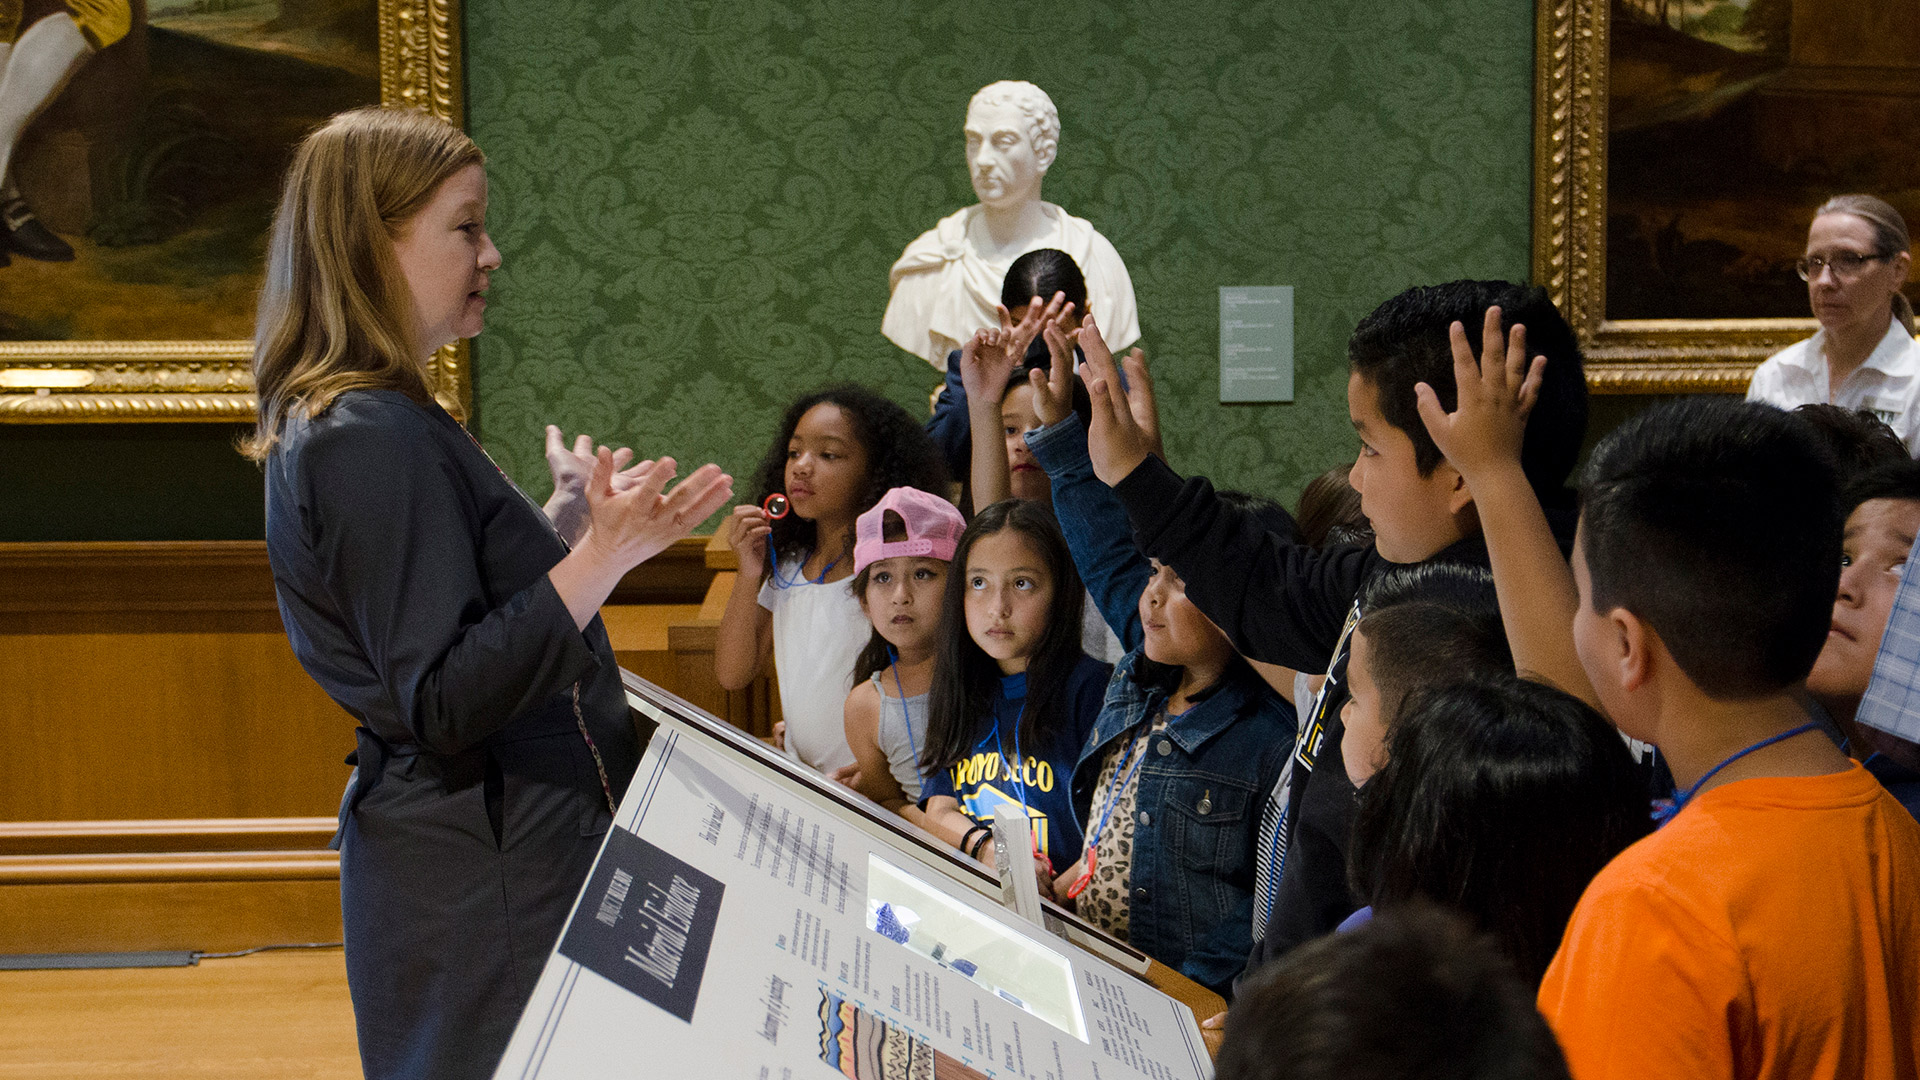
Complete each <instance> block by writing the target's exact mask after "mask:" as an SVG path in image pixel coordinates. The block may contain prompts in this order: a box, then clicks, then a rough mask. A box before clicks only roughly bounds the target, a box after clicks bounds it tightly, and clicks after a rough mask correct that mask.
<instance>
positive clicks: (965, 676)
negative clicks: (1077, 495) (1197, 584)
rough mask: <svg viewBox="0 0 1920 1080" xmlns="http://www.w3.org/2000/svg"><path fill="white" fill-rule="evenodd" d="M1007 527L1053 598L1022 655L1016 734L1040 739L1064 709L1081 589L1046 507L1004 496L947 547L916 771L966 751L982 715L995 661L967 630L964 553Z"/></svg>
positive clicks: (1032, 741)
mask: <svg viewBox="0 0 1920 1080" xmlns="http://www.w3.org/2000/svg"><path fill="white" fill-rule="evenodd" d="M1007 529H1011V530H1013V531H1015V532H1017V533H1020V534H1021V535H1023V536H1025V537H1026V538H1027V539H1028V540H1030V541H1032V543H1033V546H1034V547H1035V548H1037V549H1038V550H1039V552H1040V555H1041V558H1042V560H1043V561H1044V562H1045V563H1046V567H1047V571H1048V573H1050V574H1052V576H1053V606H1052V608H1051V609H1050V610H1049V611H1048V612H1047V632H1046V633H1045V634H1044V635H1043V636H1042V637H1041V638H1040V644H1039V646H1038V647H1037V648H1035V649H1034V652H1033V655H1032V656H1030V657H1028V659H1027V699H1026V706H1025V709H1024V711H1022V712H1021V714H1020V727H1019V735H1018V737H1019V739H1020V741H1021V742H1023V743H1025V744H1026V745H1028V746H1033V747H1039V746H1041V745H1043V744H1044V743H1045V741H1046V732H1044V731H1043V730H1041V725H1042V724H1043V723H1044V722H1047V721H1050V720H1052V719H1053V718H1055V717H1057V716H1059V715H1060V713H1061V711H1062V710H1063V709H1064V707H1065V705H1064V701H1063V695H1064V693H1065V692H1066V685H1067V676H1068V675H1069V674H1070V673H1072V671H1073V668H1074V665H1075V664H1077V663H1079V662H1080V656H1081V652H1080V619H1081V615H1082V614H1083V611H1084V608H1085V604H1086V589H1085V588H1084V587H1083V586H1082V585H1081V584H1080V575H1079V574H1078V573H1076V572H1075V571H1074V568H1073V557H1072V555H1070V554H1069V553H1068V551H1067V541H1066V539H1065V538H1064V537H1062V536H1061V535H1060V526H1059V525H1057V524H1055V523H1054V520H1053V513H1052V511H1051V508H1049V507H1046V506H1043V505H1041V504H1039V503H1037V502H1032V501H1029V500H1026V499H1005V500H1002V501H1000V502H997V503H994V504H993V505H992V506H989V507H987V508H986V509H985V510H982V511H980V512H979V513H978V514H975V515H974V518H973V520H972V521H970V522H968V523H967V531H966V532H963V533H961V534H960V543H959V546H958V547H956V548H955V549H954V553H953V568H952V570H950V571H949V572H948V574H947V591H946V593H945V596H944V598H943V601H942V606H941V608H940V645H939V652H938V653H936V654H935V660H934V665H933V691H932V695H931V697H930V698H929V699H928V702H927V745H926V748H925V750H924V751H922V753H921V755H920V772H921V773H922V774H923V775H931V774H932V773H933V772H934V771H935V770H936V769H944V768H946V767H947V766H949V765H952V764H953V763H954V762H956V761H959V760H961V759H962V758H964V757H966V756H967V755H968V754H969V753H971V752H972V750H973V747H974V743H975V742H976V741H977V740H978V738H979V734H978V730H977V729H978V727H979V724H980V721H981V719H982V718H983V717H985V716H987V715H989V713H990V711H991V709H992V705H993V695H994V690H995V688H996V687H997V686H998V684H999V680H1000V668H999V665H997V664H995V663H994V662H993V658H992V657H990V656H988V655H987V654H986V652H984V651H983V650H982V649H981V648H980V646H979V645H978V644H976V643H975V642H974V640H973V635H972V634H970V633H968V632H967V611H966V592H967V556H968V554H969V553H970V552H972V551H973V545H974V544H975V543H977V542H979V541H980V540H981V539H983V538H985V537H988V536H992V535H994V534H995V533H998V532H1001V531H1003V530H1007Z"/></svg>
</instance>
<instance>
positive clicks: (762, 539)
mask: <svg viewBox="0 0 1920 1080" xmlns="http://www.w3.org/2000/svg"><path fill="white" fill-rule="evenodd" d="M726 530H727V546H728V547H730V548H732V549H733V554H734V556H735V558H737V559H738V560H739V562H740V575H741V579H742V580H743V581H751V582H758V581H759V580H760V579H761V578H764V577H766V575H767V538H768V537H770V536H772V535H773V522H772V521H771V520H770V519H769V518H768V517H767V512H766V511H765V510H763V509H761V508H760V507H758V506H748V505H746V504H744V503H743V504H741V505H739V506H736V507H734V508H733V513H732V515H730V516H729V517H728V518H727V524H726Z"/></svg>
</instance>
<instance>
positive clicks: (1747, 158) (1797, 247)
mask: <svg viewBox="0 0 1920 1080" xmlns="http://www.w3.org/2000/svg"><path fill="white" fill-rule="evenodd" d="M1609 14H1610V16H1611V17H1610V20H1609V21H1610V24H1611V25H1610V41H1611V46H1610V56H1609V64H1608V70H1607V86H1608V91H1609V94H1608V96H1609V108H1608V116H1607V128H1606V132H1607V158H1606V163H1607V170H1606V204H1605V205H1606V245H1605V251H1606V265H1605V303H1604V317H1605V318H1606V319H1607V320H1610V321H1611V320H1639V319H1689V320H1691V319H1779V318H1797V319H1805V318H1807V317H1808V316H1809V312H1808V310H1807V291H1806V285H1805V284H1804V283H1803V282H1801V281H1800V279H1799V278H1798V277H1797V276H1796V275H1795V273H1794V270H1793V262H1794V260H1795V259H1796V258H1798V257H1799V256H1800V254H1801V253H1802V251H1803V249H1804V246H1805V243H1806V229H1807V225H1808V222H1809V221H1810V220H1811V217H1812V211H1813V209H1814V208H1815V207H1816V206H1818V205H1819V204H1820V203H1821V202H1822V201H1824V200H1825V199H1826V198H1828V197H1829V196H1831V195H1835V194H1840V193H1843V192H1853V191H1860V192H1868V193H1871V194H1876V195H1879V196H1881V197H1882V198H1884V199H1887V200H1888V201H1889V202H1891V203H1893V204H1894V205H1895V206H1896V207H1898V208H1899V209H1900V211H1901V213H1902V214H1904V215H1905V216H1906V218H1907V220H1908V222H1909V223H1910V224H1911V225H1915V226H1920V0H1846V2H1844V3H1841V2H1832V0H1828V2H1816V0H1612V3H1611V11H1610V12H1609ZM1909 295H1911V296H1912V297H1913V298H1914V299H1915V300H1916V302H1920V285H1910V286H1909Z"/></svg>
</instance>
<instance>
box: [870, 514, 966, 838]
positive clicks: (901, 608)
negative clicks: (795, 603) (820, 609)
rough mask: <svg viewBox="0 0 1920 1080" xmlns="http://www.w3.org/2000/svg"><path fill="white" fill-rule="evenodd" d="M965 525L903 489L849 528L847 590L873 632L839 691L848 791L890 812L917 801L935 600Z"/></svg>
mask: <svg viewBox="0 0 1920 1080" xmlns="http://www.w3.org/2000/svg"><path fill="white" fill-rule="evenodd" d="M966 527H967V523H966V521H965V519H963V518H962V517H961V516H960V511H959V510H957V509H955V508H954V505H953V504H952V503H950V502H948V501H947V500H945V499H943V498H941V497H939V496H938V495H931V494H928V493H927V492H924V491H921V490H919V489H918V488H910V487H897V488H894V489H892V490H891V491H888V492H887V493H886V494H885V495H884V496H882V497H881V499H880V501H879V502H878V503H875V504H874V506H873V508H872V509H871V510H868V511H867V512H866V513H864V514H861V515H860V516H859V518H858V519H856V521H855V522H854V544H853V567H854V577H853V594H854V596H856V597H858V598H859V600H860V610H862V611H864V612H865V613H866V615H867V619H868V621H869V622H871V623H872V624H873V636H872V638H871V639H869V640H868V642H867V646H866V648H865V649H864V650H862V651H861V653H860V658H859V660H858V661H857V662H856V663H855V665H854V676H853V684H854V685H853V690H852V692H851V693H849V694H848V695H847V709H846V728H847V745H848V746H849V747H850V748H851V749H852V750H853V757H854V761H855V762H856V763H857V764H858V765H859V773H858V775H857V776H856V777H855V778H854V780H853V787H854V789H855V790H856V791H858V792H860V793H861V794H862V795H865V796H867V797H868V798H870V799H872V800H873V801H874V802H877V803H879V804H880V805H882V806H885V807H886V808H887V809H889V810H893V811H896V812H898V811H899V810H900V809H901V808H902V807H904V806H906V805H907V804H908V803H909V802H913V801H915V800H918V799H919V798H920V765H919V761H920V753H921V751H922V750H923V749H924V748H925V746H926V737H927V691H928V689H929V688H930V687H931V686H932V684H933V658H934V653H935V652H937V651H938V648H937V647H938V645H939V634H940V608H941V599H942V594H943V593H944V592H945V591H946V587H947V585H946V579H947V573H948V570H949V565H948V564H949V563H950V562H951V561H952V559H953V552H954V548H955V546H956V545H957V544H958V543H959V541H960V534H961V533H962V532H964V531H966Z"/></svg>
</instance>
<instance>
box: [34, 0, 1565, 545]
mask: <svg viewBox="0 0 1920 1080" xmlns="http://www.w3.org/2000/svg"><path fill="white" fill-rule="evenodd" d="M1532 26H1533V6H1532V3H1531V2H1530V0H1342V2H1337V3H1327V2H1324V0H1268V2H1264V3H1246V2H1234V0H1158V2H1154V3H1146V2H1136V3H1132V4H1125V5H1121V4H1114V5H1103V4H1092V3H1087V2H1085V0H1055V2H1053V3H1048V4H1043V5H1038V6H1035V7H1032V8H1027V7H1022V6H1016V5H1009V4H986V3H979V2H976V0H965V2H959V0H950V2H944V3H942V2H936V0H904V2H902V0H894V2H891V3H877V2H874V0H832V2H828V0H726V2H665V0H648V2H644V3H643V2H629V0H540V2H531V0H467V2H466V28H467V39H466V45H467V56H466V61H467V63H466V71H467V79H468V82H467V87H468V110H467V112H468V118H469V124H470V126H471V128H472V130H473V132H474V134H475V135H476V136H477V137H478V138H479V140H480V142H481V145H482V146H484V147H485V148H486V149H487V151H488V152H489V153H490V154H491V155H492V163H491V166H490V171H491V174H492V177H493V184H494V188H493V215H492V219H491V223H492V225H493V228H494V236H495V238H496V240H497V241H498V242H499V245H500V247H501V249H502V250H503V251H504V252H505V256H506V267H505V270H504V271H503V272H502V273H501V275H500V276H499V278H498V287H497V289H496V291H495V293H494V297H493V299H494V301H495V303H494V304H493V306H492V308H491V309H490V311H489V313H488V323H489V329H488V330H487V332H486V333H485V334H484V335H483V336H482V337H481V338H480V340H479V341H478V343H477V345H476V354H477V355H476V359H477V363H476V391H477V404H478V416H477V425H476V426H477V429H478V431H479V433H480V435H481V437H482V439H483V440H484V441H485V443H486V445H487V447H488V449H489V450H491V451H492V452H493V453H494V455H495V456H496V457H497V458H498V459H499V460H500V461H501V462H502V463H503V464H504V465H505V466H506V467H507V468H508V469H509V470H510V471H511V472H512V473H513V475H514V476H515V477H516V478H517V479H519V480H520V481H521V482H522V483H523V484H524V485H526V486H527V487H528V489H529V490H531V491H532V492H534V493H535V494H536V495H537V496H544V494H545V492H546V490H547V487H548V481H547V478H546V470H545V467H544V464H543V462H542V459H541V454H540V444H541V429H542V426H543V425H544V424H546V423H547V422H549V421H553V422H557V423H560V424H562V425H564V426H565V427H566V428H567V429H568V431H569V432H574V431H580V430H585V431H589V432H592V433H593V434H595V435H597V436H599V437H600V438H602V439H603V440H606V441H616V440H617V441H626V442H632V443H633V444H634V445H635V446H636V447H637V448H639V449H642V450H643V451H645V452H647V453H650V454H651V453H660V452H663V451H664V452H672V453H674V454H675V455H676V456H678V457H680V458H681V459H682V460H683V461H686V462H687V463H688V464H689V465H692V464H694V463H696V462H698V461H705V460H709V459H711V460H718V461H720V462H721V463H722V464H724V465H726V466H727V467H728V468H730V469H732V470H734V471H735V472H736V473H741V472H745V471H746V470H747V469H748V468H749V467H750V466H751V464H752V462H753V461H755V460H756V459H757V458H758V456H759V454H760V453H761V452H762V451H763V450H764V448H765V442H766V440H767V438H768V437H769V436H770V434H771V429H772V425H773V423H774V421H775V419H776V418H777V414H778V412H779V411H780V408H781V406H782V405H783V404H784V403H785V402H786V401H787V400H788V399H790V398H791V397H792V396H794V395H795V394H797V393H799V392H801V391H803V390H805V389H808V388H810V387H812V386H814V385H816V384H819V383H822V382H825V381H828V380H831V379H854V380H859V381H862V382H867V383H872V384H876V385H879V386H882V387H884V388H885V389H886V390H887V391H888V392H889V393H891V394H893V395H894V396H895V397H897V398H898V399H899V400H900V401H901V402H902V403H903V404H907V405H909V406H910V407H912V408H916V409H924V408H925V401H926V393H927V391H928V390H930V389H931V388H932V387H933V386H934V385H935V384H936V383H937V381H938V380H937V377H936V376H935V374H934V372H933V371H932V369H930V368H928V367H927V366H926V365H925V364H923V363H922V362H920V361H918V360H916V359H914V358H913V357H911V356H908V355H907V354H906V353H904V352H901V351H900V350H898V349H896V348H895V347H894V346H893V345H891V344H890V343H888V342H887V340H886V339H885V338H883V337H881V336H880V315H881V312H882V311H883V310H884V309H885V306H886V300H887V292H886V280H887V267H888V266H889V265H890V264H891V263H892V261H893V259H894V258H895V257H896V256H897V255H898V254H899V252H900V250H901V248H903V247H904V246H906V243H907V242H908V241H909V240H911V239H912V238H913V237H914V236H916V235H918V234H919V233H920V232H921V231H923V230H925V229H927V228H929V227H931V226H932V224H933V223H934V222H935V221H936V220H937V219H938V218H940V217H941V216H942V215H944V214H946V213H949V212H950V211H952V210H954V209H957V208H958V207H960V206H963V205H965V204H967V203H970V202H972V201H973V195H972V191H971V189H970V188H969V187H968V185H967V178H966V170H965V165H964V163H963V160H962V142H961V136H960V125H961V122H962V120H963V118H964V115H965V110H966V103H967V99H968V97H970V96H971V95H972V93H973V91H974V90H976V89H978V88H979V87H981V86H983V85H985V84H986V83H988V82H991V81H993V80H995V79H1000V78H1027V79H1031V80H1032V81H1034V82H1036V83H1038V84H1040V85H1041V86H1042V87H1044V88H1045V89H1046V90H1047V92H1048V93H1049V94H1051V95H1052V96H1053V99H1054V101H1055V102H1056V103H1057V104H1058V106H1059V108H1060V112H1061V121H1062V125H1063V134H1062V138H1061V144H1060V156H1059V160H1058V161H1057V162H1056V163H1055V165H1054V167H1053V170H1052V172H1051V173H1050V174H1049V175H1048V177H1047V183H1046V192H1045V195H1046V198H1048V199H1049V200H1051V201H1053V202H1057V203H1059V204H1061V205H1063V206H1065V207H1066V208H1067V209H1068V210H1070V211H1072V212H1073V213H1075V214H1077V215H1079V216H1081V217H1085V218H1088V219H1090V220H1091V221H1092V222H1093V223H1094V224H1095V226H1097V227H1098V228H1099V229H1100V230H1101V231H1102V232H1103V233H1105V234H1106V236H1107V237H1108V238H1109V239H1111V240H1112V241H1113V242H1114V244H1115V245H1116V246H1117V247H1118V248H1119V250H1120V253H1121V254H1122V256H1124V257H1125V259H1126V260H1127V264H1128V267H1129V269H1130V270H1131V272H1132V274H1133V279H1134V284H1135V289H1136V292H1137V294H1138V297H1139V301H1140V312H1141V326H1142V330H1143V331H1144V333H1145V343H1146V345H1147V347H1148V349H1149V350H1150V352H1151V355H1152V359H1153V364H1154V368H1155V371H1156V373H1157V375H1158V377H1159V380H1160V384H1161V387H1162V398H1163V400H1164V402H1165V410H1166V414H1167V419H1168V421H1169V425H1170V430H1169V433H1168V439H1167V443H1168V449H1169V452H1170V455H1171V457H1172V458H1173V460H1174V463H1175V465H1176V466H1178V467H1179V468H1181V469H1183V470H1185V471H1188V472H1204V473H1207V474H1209V475H1212V476H1213V477H1214V478H1216V479H1217V480H1220V481H1222V482H1224V483H1228V484H1232V485H1235V486H1240V487H1246V488H1250V489H1254V490H1261V491H1267V492H1271V493H1274V494H1276V495H1279V496H1280V497H1282V498H1283V499H1285V500H1287V501H1289V502H1291V501H1292V499H1293V498H1294V495H1295V493H1296V492H1297V491H1298V490H1299V486H1300V484H1301V483H1302V482H1303V481H1304V480H1305V479H1306V478H1307V477H1309V476H1311V475H1312V474H1314V473H1316V472H1319V471H1320V470H1322V469H1324V468H1326V467H1327V466H1329V465H1332V464H1334V463H1336V462H1338V461H1342V460H1344V459H1345V458H1346V457H1347V456H1348V455H1349V454H1351V453H1352V451H1353V449H1354V442H1353V439H1352V436H1351V434H1350V433H1349V431H1348V426H1347V421H1346V412H1345V386H1346V372H1345V358H1344V348H1345V341H1346V337H1347V334H1348V332H1349V331H1350V330H1351V329H1352V327H1353V324H1354V322H1355V321H1356V320H1357V319H1358V318H1359V317H1360V316H1361V315H1362V314H1364V313H1365V312H1366V311H1367V310H1369V309H1370V308H1371V307H1372V306H1373V305H1374V304H1376V303H1378V302H1379V301H1380V300H1381V299H1383V298H1385V297H1387V296H1389V295H1391V294H1392V293H1394V292H1396V291H1398V290H1399V289H1401V288H1404V287H1406V286H1407V285H1411V284H1416V283H1423V282H1432V281H1437V280H1445V279H1448V278H1454V277H1461V276H1515V275H1520V274H1524V273H1525V272H1526V263H1527V229H1528V223H1527V208H1528V170H1529V167H1530V157H1531V154H1530V148H1529V123H1530V111H1531V105H1530V101H1531V93H1532V91H1531V80H1532V40H1531V36H1532ZM1223 284H1276V285H1284V284H1291V285H1294V286H1296V288H1297V292H1296V301H1297V313H1296V348H1297V356H1296V363H1297V368H1298V372H1297V377H1296V381H1295V387H1296V393H1297V400H1296V402H1295V403H1294V404H1291V405H1265V406H1251V405H1236V406H1221V405H1219V404H1217V400H1218V355H1217V353H1218V325H1217V323H1218V301H1217V287H1218V286H1220V285H1223ZM1598 419H1599V417H1598V416H1596V421H1598ZM232 436H233V430H232V429H230V428H228V427H226V426H223V425H199V424H191V425H159V426H155V427H147V426H145V425H128V426H122V427H119V428H117V429H112V430H110V429H108V428H101V427H95V426H89V425H59V426H52V427H40V426H34V425H22V426H13V427H10V428H9V429H8V430H6V431H4V432H0V540H51V539H63V540H65V539H76V540H78V539H98V540H130V539H228V538H234V539H238V538H257V537H258V536H260V535H261V522H262V511H261V488H260V479H259V474H258V473H257V472H256V471H254V470H253V469H252V467H251V466H248V465H246V463H245V462H243V461H241V460H240V459H239V458H238V457H237V456H235V455H233V454H232V451H231V439H232Z"/></svg>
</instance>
